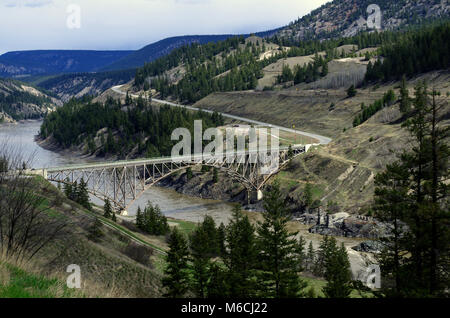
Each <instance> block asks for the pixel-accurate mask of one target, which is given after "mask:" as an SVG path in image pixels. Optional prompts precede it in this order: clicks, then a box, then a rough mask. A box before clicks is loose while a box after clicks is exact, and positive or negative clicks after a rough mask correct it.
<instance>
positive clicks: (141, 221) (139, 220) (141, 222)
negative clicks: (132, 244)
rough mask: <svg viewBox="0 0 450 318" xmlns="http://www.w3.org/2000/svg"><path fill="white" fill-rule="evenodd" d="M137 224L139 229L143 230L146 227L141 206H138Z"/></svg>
mask: <svg viewBox="0 0 450 318" xmlns="http://www.w3.org/2000/svg"><path fill="white" fill-rule="evenodd" d="M136 226H137V228H138V229H141V230H142V229H143V228H144V217H143V214H142V210H141V207H140V206H138V209H137V212H136Z"/></svg>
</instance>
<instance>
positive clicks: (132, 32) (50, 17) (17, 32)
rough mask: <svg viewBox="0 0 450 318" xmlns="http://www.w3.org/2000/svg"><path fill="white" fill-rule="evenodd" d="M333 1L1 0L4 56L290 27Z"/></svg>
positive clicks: (0, 46)
mask: <svg viewBox="0 0 450 318" xmlns="http://www.w3.org/2000/svg"><path fill="white" fill-rule="evenodd" d="M328 1H329V0H0V54H3V53H5V52H8V51H19V50H37V49H88V50H135V49H139V48H141V47H143V46H145V45H148V44H150V43H153V42H156V41H158V40H162V39H164V38H166V37H170V36H178V35H198V34H239V33H252V32H258V31H266V30H270V29H274V28H277V27H281V26H285V25H287V24H288V23H289V22H291V21H293V20H295V19H297V18H298V17H302V16H303V15H305V14H308V13H309V12H310V11H311V10H313V9H315V8H318V7H320V6H321V5H322V4H324V3H326V2H328Z"/></svg>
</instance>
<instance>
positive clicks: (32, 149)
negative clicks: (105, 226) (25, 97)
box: [0, 121, 232, 224]
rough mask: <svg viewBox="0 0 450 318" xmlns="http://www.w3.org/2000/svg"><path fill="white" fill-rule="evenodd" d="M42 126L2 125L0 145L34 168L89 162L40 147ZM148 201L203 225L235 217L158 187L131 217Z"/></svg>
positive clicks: (224, 206)
mask: <svg viewBox="0 0 450 318" xmlns="http://www.w3.org/2000/svg"><path fill="white" fill-rule="evenodd" d="M41 123H42V122H41V121H25V122H21V123H18V124H2V125H0V142H3V141H7V142H8V144H9V145H14V147H17V148H18V149H20V152H21V154H22V156H23V157H24V158H25V159H28V158H31V160H30V165H31V167H32V168H47V167H57V166H62V165H67V164H78V163H83V162H89V159H88V158H81V157H78V156H72V155H69V154H60V153H56V152H52V151H49V150H46V149H43V148H42V147H40V146H39V145H38V144H37V143H36V141H35V139H34V137H35V135H36V134H37V133H38V132H39V129H40V126H41ZM0 144H1V143H0ZM91 199H92V201H93V202H94V203H95V204H97V205H101V204H102V202H101V201H100V200H98V199H97V198H94V197H92V198H91ZM148 201H150V202H151V203H152V204H153V205H158V206H159V207H160V208H161V211H162V212H163V213H164V214H165V215H167V216H169V217H173V218H176V219H181V220H186V221H193V222H199V221H202V220H203V218H204V216H205V215H210V216H212V217H213V218H214V220H216V222H217V223H218V224H220V223H221V222H223V223H224V224H227V223H228V220H229V218H230V216H231V213H232V212H231V210H232V206H231V204H228V203H225V202H222V201H216V200H207V199H200V198H196V197H190V196H187V195H183V194H180V193H178V192H176V191H174V190H171V189H167V188H161V187H156V186H155V187H152V188H150V189H149V190H147V191H146V192H145V193H144V194H143V195H142V196H141V197H140V198H139V199H138V200H137V201H136V202H135V203H134V204H133V205H132V206H131V207H130V208H129V209H128V213H129V215H134V214H135V213H136V210H137V208H138V206H140V207H142V208H143V207H144V206H145V205H146V203H147V202H148Z"/></svg>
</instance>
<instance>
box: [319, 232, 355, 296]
mask: <svg viewBox="0 0 450 318" xmlns="http://www.w3.org/2000/svg"><path fill="white" fill-rule="evenodd" d="M328 248H329V251H328V253H327V254H328V255H327V257H326V260H325V268H326V270H325V278H326V280H327V285H326V286H325V287H324V288H323V293H324V294H325V296H326V297H328V298H348V297H349V296H350V293H351V291H352V287H351V286H352V275H351V270H350V261H349V260H348V255H347V251H346V249H345V246H344V244H343V243H342V245H341V247H340V248H339V247H338V246H337V244H336V239H335V238H334V237H331V238H330V239H329V246H328Z"/></svg>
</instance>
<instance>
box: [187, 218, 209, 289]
mask: <svg viewBox="0 0 450 318" xmlns="http://www.w3.org/2000/svg"><path fill="white" fill-rule="evenodd" d="M209 240H210V238H209V237H208V234H207V232H206V231H205V229H204V228H203V227H202V226H198V227H197V228H196V229H195V231H194V232H192V234H191V236H190V239H189V241H190V244H189V245H190V249H191V255H192V257H191V258H192V272H193V273H192V275H193V280H192V283H191V286H192V287H191V289H192V290H193V292H194V294H195V296H196V297H198V298H205V297H206V296H207V283H208V279H209V276H210V273H209V267H210V266H211V264H210V257H211V255H210V253H208V242H209Z"/></svg>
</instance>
